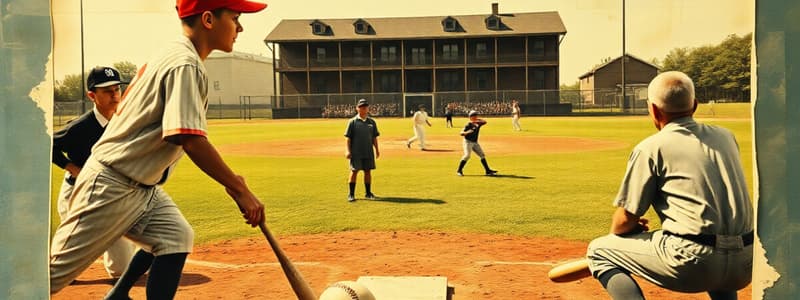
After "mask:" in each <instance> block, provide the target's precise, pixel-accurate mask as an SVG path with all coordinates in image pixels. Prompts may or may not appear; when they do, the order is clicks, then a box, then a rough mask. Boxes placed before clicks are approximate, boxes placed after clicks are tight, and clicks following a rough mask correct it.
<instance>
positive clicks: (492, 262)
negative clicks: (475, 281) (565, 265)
mask: <svg viewBox="0 0 800 300" xmlns="http://www.w3.org/2000/svg"><path fill="white" fill-rule="evenodd" d="M475 264H477V265H481V266H491V265H531V266H548V267H552V266H555V265H556V263H552V262H539V261H500V260H482V261H476V262H475Z"/></svg>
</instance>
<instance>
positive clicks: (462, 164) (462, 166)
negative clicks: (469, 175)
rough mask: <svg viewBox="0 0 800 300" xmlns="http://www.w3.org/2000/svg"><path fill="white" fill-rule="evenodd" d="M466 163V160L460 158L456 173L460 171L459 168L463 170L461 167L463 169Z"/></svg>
mask: <svg viewBox="0 0 800 300" xmlns="http://www.w3.org/2000/svg"><path fill="white" fill-rule="evenodd" d="M466 164H467V161H466V160H462V161H461V162H460V163H458V173H461V170H463V169H464V166H465V165H466Z"/></svg>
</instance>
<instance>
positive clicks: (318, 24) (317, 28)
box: [311, 20, 329, 35]
mask: <svg viewBox="0 0 800 300" xmlns="http://www.w3.org/2000/svg"><path fill="white" fill-rule="evenodd" d="M328 28H329V27H328V25H327V24H325V23H322V21H320V20H314V22H311V32H312V33H314V34H316V35H328V34H329V33H328V31H329V30H328Z"/></svg>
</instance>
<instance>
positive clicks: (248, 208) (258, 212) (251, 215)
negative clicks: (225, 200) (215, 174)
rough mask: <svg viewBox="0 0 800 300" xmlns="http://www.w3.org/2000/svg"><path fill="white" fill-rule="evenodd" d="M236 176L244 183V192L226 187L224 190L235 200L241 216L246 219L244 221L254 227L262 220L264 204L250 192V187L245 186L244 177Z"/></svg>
mask: <svg viewBox="0 0 800 300" xmlns="http://www.w3.org/2000/svg"><path fill="white" fill-rule="evenodd" d="M236 177H237V178H238V179H239V180H240V181H241V182H242V184H244V186H245V192H244V193H241V194H239V193H236V192H235V191H233V190H231V189H230V188H228V187H225V192H227V193H228V195H230V196H231V198H233V201H235V202H236V206H238V207H239V211H240V212H241V213H242V217H243V218H244V219H245V220H247V221H246V223H247V224H250V226H251V227H256V226H258V224H261V221H263V220H264V204H262V203H261V201H259V200H258V198H256V196H255V195H253V193H252V192H250V189H248V188H247V184H245V182H244V177H242V176H239V175H236Z"/></svg>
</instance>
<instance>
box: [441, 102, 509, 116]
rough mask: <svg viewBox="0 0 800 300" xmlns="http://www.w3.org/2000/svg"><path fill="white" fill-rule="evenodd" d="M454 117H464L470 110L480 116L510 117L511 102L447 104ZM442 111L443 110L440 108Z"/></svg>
mask: <svg viewBox="0 0 800 300" xmlns="http://www.w3.org/2000/svg"><path fill="white" fill-rule="evenodd" d="M448 105H449V106H450V109H451V110H452V111H453V114H454V115H457V116H459V115H464V116H466V115H467V113H469V111H470V110H476V111H478V112H480V113H481V114H482V115H487V116H497V115H510V114H511V102H501V101H486V102H475V101H470V102H450V103H448ZM442 111H444V108H442Z"/></svg>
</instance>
